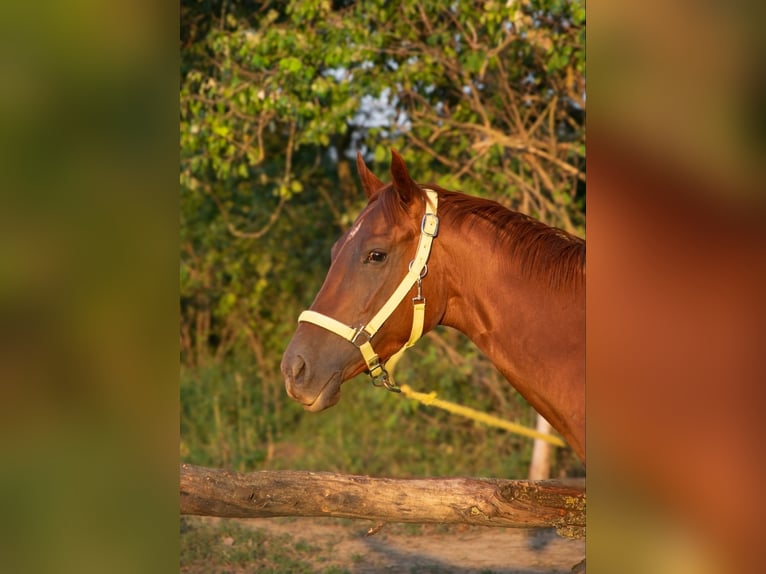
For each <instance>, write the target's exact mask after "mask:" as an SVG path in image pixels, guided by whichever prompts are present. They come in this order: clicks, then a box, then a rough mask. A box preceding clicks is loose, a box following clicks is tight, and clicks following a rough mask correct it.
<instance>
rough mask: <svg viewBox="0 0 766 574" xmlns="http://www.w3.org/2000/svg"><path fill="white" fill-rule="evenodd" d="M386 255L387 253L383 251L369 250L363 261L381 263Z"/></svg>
mask: <svg viewBox="0 0 766 574" xmlns="http://www.w3.org/2000/svg"><path fill="white" fill-rule="evenodd" d="M386 257H388V255H387V254H386V253H384V252H383V251H370V252H369V253H368V254H367V259H365V260H364V262H365V263H383V262H384V261H385V260H386Z"/></svg>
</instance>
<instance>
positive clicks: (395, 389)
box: [368, 359, 402, 393]
mask: <svg viewBox="0 0 766 574" xmlns="http://www.w3.org/2000/svg"><path fill="white" fill-rule="evenodd" d="M368 368H369V369H370V379H371V380H372V386H373V387H385V388H386V389H388V390H389V391H391V392H392V393H401V392H402V389H400V388H399V385H397V384H396V383H395V382H394V381H393V379H391V377H390V376H389V374H388V371H387V370H386V367H385V366H384V365H383V364H382V363H381V362H380V359H377V360H376V361H375V363H374V364H373V365H368ZM377 370H380V372H379V373H378V374H377V375H373V374H372V372H373V371H377Z"/></svg>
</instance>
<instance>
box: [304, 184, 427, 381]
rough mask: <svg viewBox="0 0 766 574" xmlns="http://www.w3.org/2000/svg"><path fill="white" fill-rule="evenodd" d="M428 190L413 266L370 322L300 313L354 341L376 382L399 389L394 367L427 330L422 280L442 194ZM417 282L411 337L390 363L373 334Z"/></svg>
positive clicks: (320, 314)
mask: <svg viewBox="0 0 766 574" xmlns="http://www.w3.org/2000/svg"><path fill="white" fill-rule="evenodd" d="M425 192H426V212H425V214H424V215H423V220H422V221H421V223H420V240H419V241H418V247H417V251H416V252H415V257H414V258H413V260H412V261H410V266H409V270H408V271H407V274H406V275H405V276H404V279H402V280H401V282H400V283H399V285H398V286H397V288H396V289H395V290H394V292H393V293H392V294H391V296H390V297H389V298H388V300H387V301H386V302H385V303H384V304H383V306H382V307H381V308H380V310H379V311H378V312H377V313H376V314H375V316H374V317H373V318H372V319H370V320H369V321H368V322H367V324H365V325H361V326H359V327H356V328H354V327H350V326H349V325H346V324H345V323H341V322H340V321H337V320H335V319H333V318H332V317H328V316H327V315H323V314H322V313H317V312H316V311H304V312H303V313H301V314H300V316H299V317H298V322H305V323H312V324H314V325H318V326H319V327H322V328H323V329H327V330H328V331H330V332H332V333H335V334H336V335H338V336H339V337H342V338H343V339H345V340H347V341H349V342H350V343H351V344H353V345H354V346H355V347H356V348H357V349H359V351H360V352H361V353H362V357H363V358H364V362H365V363H366V364H367V369H368V370H369V372H370V377H371V378H372V384H373V385H375V386H383V387H386V388H387V389H388V390H390V391H396V392H399V390H400V389H399V386H398V385H397V384H396V383H395V382H394V379H393V375H391V374H390V373H391V371H393V368H394V366H395V365H396V363H397V362H398V361H399V359H400V358H401V356H402V354H403V353H404V351H406V350H407V349H409V348H410V347H412V346H413V345H414V344H415V343H416V342H417V340H418V339H420V337H421V335H422V334H423V323H424V321H425V311H426V299H425V297H423V296H422V293H421V282H422V281H423V277H425V276H426V273H428V265H427V262H428V256H429V255H430V253H431V243H432V242H433V239H434V237H436V235H437V234H438V233H439V217H438V216H437V215H436V208H437V205H438V203H439V197H438V195H437V193H436V192H435V191H433V190H430V189H426V190H425ZM415 284H417V286H418V294H417V296H416V297H413V298H412V303H413V315H412V329H411V331H410V338H409V340H408V341H407V342H406V343H405V344H404V346H402V348H401V349H399V350H398V351H397V352H396V353H394V354H393V355H392V356H391V358H389V360H388V363H387V364H384V363H383V362H382V361H381V360H380V357H379V356H378V354H377V353H376V352H375V350H374V349H373V348H372V338H373V337H374V336H375V334H376V333H377V332H378V330H379V329H380V328H381V327H382V326H383V323H385V322H386V321H387V320H388V318H389V317H390V316H391V315H392V314H393V312H394V310H395V309H396V308H397V307H398V306H399V303H401V302H402V300H403V299H404V297H405V296H406V295H407V293H409V292H410V290H411V289H412V286H413V285H415ZM386 367H388V368H386Z"/></svg>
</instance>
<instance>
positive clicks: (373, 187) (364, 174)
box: [356, 152, 384, 199]
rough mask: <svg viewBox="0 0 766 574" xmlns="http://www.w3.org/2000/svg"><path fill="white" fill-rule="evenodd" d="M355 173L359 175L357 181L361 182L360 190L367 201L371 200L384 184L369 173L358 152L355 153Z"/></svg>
mask: <svg viewBox="0 0 766 574" xmlns="http://www.w3.org/2000/svg"><path fill="white" fill-rule="evenodd" d="M356 171H357V172H358V173H359V179H361V180H362V189H364V193H365V195H366V196H367V199H372V198H373V196H375V195H376V194H377V193H378V191H379V190H380V188H381V187H383V185H384V184H383V182H382V181H380V180H379V179H378V178H377V177H375V174H374V173H372V172H371V171H370V168H368V167H367V164H366V163H364V158H363V157H362V154H361V153H360V152H356Z"/></svg>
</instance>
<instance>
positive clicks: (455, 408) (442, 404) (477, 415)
mask: <svg viewBox="0 0 766 574" xmlns="http://www.w3.org/2000/svg"><path fill="white" fill-rule="evenodd" d="M401 390H402V394H403V395H404V396H405V397H407V398H409V399H414V400H416V401H420V402H421V403H423V404H424V405H431V406H434V407H438V408H440V409H444V410H445V411H448V412H451V413H454V414H456V415H461V416H464V417H467V418H469V419H473V420H475V421H478V422H480V423H484V424H485V425H490V426H494V427H498V428H501V429H505V430H507V431H510V432H513V433H516V434H520V435H523V436H527V437H530V438H539V439H540V440H544V441H546V442H549V443H551V444H552V445H555V446H566V444H565V443H564V441H563V440H561V439H560V438H558V437H557V436H553V435H550V434H545V433H541V432H539V431H536V430H534V429H531V428H527V427H525V426H522V425H520V424H516V423H512V422H509V421H506V420H503V419H501V418H498V417H496V416H493V415H488V414H487V413H483V412H481V411H477V410H476V409H472V408H470V407H464V406H463V405H457V404H455V403H451V402H449V401H444V400H442V399H438V398H436V393H435V392H431V393H419V392H417V391H413V390H412V387H410V386H409V385H401Z"/></svg>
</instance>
